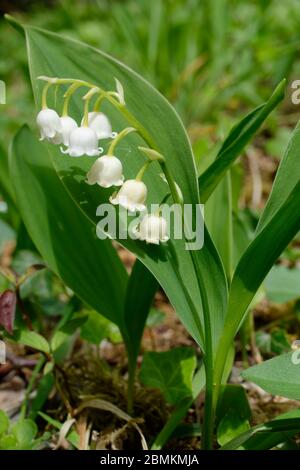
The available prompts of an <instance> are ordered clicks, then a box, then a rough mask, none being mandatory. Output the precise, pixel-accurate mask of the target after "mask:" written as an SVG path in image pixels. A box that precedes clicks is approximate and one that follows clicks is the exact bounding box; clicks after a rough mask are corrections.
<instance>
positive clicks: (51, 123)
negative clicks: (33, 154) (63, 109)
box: [36, 108, 62, 143]
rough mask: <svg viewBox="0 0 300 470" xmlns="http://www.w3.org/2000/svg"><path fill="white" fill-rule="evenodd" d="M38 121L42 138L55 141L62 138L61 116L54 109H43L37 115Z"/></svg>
mask: <svg viewBox="0 0 300 470" xmlns="http://www.w3.org/2000/svg"><path fill="white" fill-rule="evenodd" d="M36 123H37V125H38V127H39V130H40V133H41V138H40V140H44V139H46V140H49V141H50V142H53V143H55V142H56V141H60V140H61V138H62V134H61V132H62V127H61V122H60V117H59V115H58V114H57V112H56V111H54V109H50V108H44V109H42V110H41V111H40V112H39V113H38V115H37V117H36Z"/></svg>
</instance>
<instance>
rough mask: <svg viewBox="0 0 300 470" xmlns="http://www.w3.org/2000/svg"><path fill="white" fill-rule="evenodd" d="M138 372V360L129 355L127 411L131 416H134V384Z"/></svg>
mask: <svg viewBox="0 0 300 470" xmlns="http://www.w3.org/2000/svg"><path fill="white" fill-rule="evenodd" d="M135 374H136V361H133V360H132V359H130V356H129V355H128V382H127V412H128V414H129V415H130V416H133V412H134V409H133V404H134V384H135Z"/></svg>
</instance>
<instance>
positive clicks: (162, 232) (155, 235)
mask: <svg viewBox="0 0 300 470" xmlns="http://www.w3.org/2000/svg"><path fill="white" fill-rule="evenodd" d="M133 233H134V234H135V236H136V238H138V239H139V240H143V241H145V242H147V243H153V244H154V245H159V243H160V242H166V241H168V240H169V236H168V225H167V221H166V219H165V218H164V217H161V216H160V215H154V214H147V215H145V217H144V218H143V219H142V221H141V222H140V224H139V226H138V227H136V228H135V229H133Z"/></svg>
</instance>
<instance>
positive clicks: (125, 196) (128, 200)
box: [110, 180, 147, 212]
mask: <svg viewBox="0 0 300 470" xmlns="http://www.w3.org/2000/svg"><path fill="white" fill-rule="evenodd" d="M146 198H147V187H146V185H145V184H144V183H143V182H142V181H137V180H127V181H125V183H124V184H123V186H122V187H121V189H120V190H119V192H118V194H117V195H116V196H114V195H113V196H111V197H110V202H111V203H112V204H115V205H116V204H120V205H121V206H123V207H124V208H125V209H128V210H129V211H130V212H134V211H144V210H145V209H146V206H145V204H144V203H145V201H146Z"/></svg>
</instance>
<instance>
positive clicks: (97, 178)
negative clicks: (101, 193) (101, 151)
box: [87, 155, 124, 188]
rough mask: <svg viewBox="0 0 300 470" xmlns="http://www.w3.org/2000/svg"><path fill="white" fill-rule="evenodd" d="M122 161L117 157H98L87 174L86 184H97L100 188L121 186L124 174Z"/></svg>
mask: <svg viewBox="0 0 300 470" xmlns="http://www.w3.org/2000/svg"><path fill="white" fill-rule="evenodd" d="M122 172H123V167H122V163H121V162H120V160H119V159H118V158H117V157H114V156H110V155H103V157H100V158H98V159H97V160H96V161H95V163H94V164H93V166H92V167H91V169H90V171H89V172H88V174H87V183H88V184H96V183H97V184H99V186H102V188H110V187H111V186H122V184H123V181H124V176H123V174H122Z"/></svg>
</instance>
